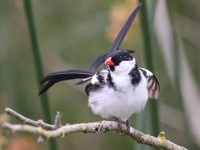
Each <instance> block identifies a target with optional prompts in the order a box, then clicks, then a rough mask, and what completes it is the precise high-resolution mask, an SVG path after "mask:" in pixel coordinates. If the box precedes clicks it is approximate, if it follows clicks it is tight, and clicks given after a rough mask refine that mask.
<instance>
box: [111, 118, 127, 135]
mask: <svg viewBox="0 0 200 150" xmlns="http://www.w3.org/2000/svg"><path fill="white" fill-rule="evenodd" d="M114 118H115V121H116V122H117V123H118V128H119V130H122V123H123V124H125V125H126V128H127V130H126V133H129V132H130V122H129V120H127V121H126V122H121V121H120V120H119V119H118V118H116V117H114Z"/></svg>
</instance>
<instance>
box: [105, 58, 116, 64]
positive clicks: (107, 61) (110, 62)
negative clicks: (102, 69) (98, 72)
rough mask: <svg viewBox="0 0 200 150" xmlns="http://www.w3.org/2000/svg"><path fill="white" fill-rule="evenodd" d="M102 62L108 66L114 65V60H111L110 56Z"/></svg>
mask: <svg viewBox="0 0 200 150" xmlns="http://www.w3.org/2000/svg"><path fill="white" fill-rule="evenodd" d="M104 64H106V65H109V66H114V65H115V64H114V62H113V61H112V60H111V57H109V58H108V59H107V60H106V61H105V62H104Z"/></svg>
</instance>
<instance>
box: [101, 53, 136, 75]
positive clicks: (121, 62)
mask: <svg viewBox="0 0 200 150" xmlns="http://www.w3.org/2000/svg"><path fill="white" fill-rule="evenodd" d="M133 52H135V51H130V50H126V51H122V50H118V51H116V52H115V53H113V54H112V55H111V56H110V57H109V58H108V59H107V60H106V61H105V62H104V63H105V64H106V65H108V66H109V67H110V70H111V71H117V72H122V71H126V70H129V69H130V68H133V67H134V66H135V64H136V62H135V58H134V57H133V56H131V55H130V54H131V53H133Z"/></svg>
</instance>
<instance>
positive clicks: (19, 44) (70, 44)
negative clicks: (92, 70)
mask: <svg viewBox="0 0 200 150" xmlns="http://www.w3.org/2000/svg"><path fill="white" fill-rule="evenodd" d="M133 1H134V0H133ZM164 2H166V3H165V4H166V5H165V6H166V9H167V13H168V15H169V20H168V23H169V24H170V27H169V29H170V30H167V29H165V28H164V29H162V31H163V32H161V33H162V35H163V36H165V34H166V36H167V34H168V33H169V32H168V31H171V34H170V33H169V34H170V35H171V38H170V40H172V42H169V41H168V40H166V41H165V42H164V43H162V42H160V37H159V34H155V33H157V32H156V31H158V28H159V27H162V26H159V21H160V24H161V22H163V20H162V19H160V20H158V22H157V24H158V26H156V27H155V22H154V21H155V17H156V15H158V13H162V11H164V10H162V9H161V12H158V11H157V9H156V8H157V6H158V3H159V1H156V0H152V1H143V3H144V4H145V5H143V7H142V9H145V8H147V14H146V15H147V16H146V17H147V19H148V20H147V21H148V22H147V23H148V24H147V23H146V24H144V26H142V25H141V24H140V23H139V22H140V21H138V20H139V18H140V17H139V15H138V17H137V18H136V21H135V22H134V24H133V25H132V27H131V30H130V31H129V34H128V36H129V37H128V39H127V40H125V41H124V42H123V43H122V46H121V48H123V49H134V50H136V53H135V54H134V56H135V57H136V59H137V61H138V64H139V66H143V67H145V66H147V68H148V63H149V62H148V60H147V59H146V57H148V56H145V55H148V49H145V46H144V40H145V38H144V37H145V35H146V34H145V33H144V34H143V32H142V31H144V28H149V30H150V31H149V34H150V36H149V37H148V38H149V40H150V42H151V48H149V49H150V50H151V53H152V58H151V59H152V62H153V66H154V73H155V74H156V76H157V78H158V80H159V82H160V85H161V95H160V99H159V100H158V112H159V113H158V116H159V118H160V122H159V123H157V122H154V115H153V114H152V113H150V112H151V110H152V108H151V107H150V105H152V103H154V101H153V100H152V101H149V102H148V104H147V107H146V109H145V111H143V112H142V113H140V114H138V115H134V116H133V117H132V118H131V124H132V126H134V127H136V128H137V129H140V130H141V131H143V132H145V133H149V134H152V135H154V136H157V134H155V133H152V131H153V130H154V126H153V125H152V123H151V122H154V123H156V124H157V125H158V124H159V126H160V127H159V130H160V131H162V130H164V131H165V132H166V138H167V139H169V140H171V141H174V142H175V143H177V144H180V145H183V146H186V147H188V148H191V149H199V148H200V143H199V140H198V137H199V134H200V131H196V132H194V131H193V129H194V128H195V125H198V124H200V121H198V119H196V120H197V121H196V122H193V119H192V118H194V117H195V116H196V115H200V113H199V112H198V111H190V109H189V108H194V110H196V108H197V109H198V108H199V107H200V106H199V101H200V100H199V97H198V96H199V95H198V92H197V95H194V94H192V96H191V97H190V98H191V99H190V98H189V99H188V98H187V96H185V93H184V90H183V88H184V87H188V90H187V91H186V92H187V93H193V92H194V91H199V85H200V84H199V83H200V71H199V70H200V68H199V63H200V59H199V58H200V51H199V48H200V45H199V39H200V37H199V36H200V34H198V33H200V15H199V14H200V9H199V7H200V2H199V1H197V0H191V1H186V0H181V1H180V0H177V1H164ZM115 6H118V8H121V7H120V6H123V8H126V7H130V6H128V4H127V0H121V1H119V0H110V1H106V0H102V1H98V0H80V1H72V0H68V1H63V0H58V1H47V0H43V1H39V0H34V1H32V7H33V14H34V18H35V22H36V29H37V34H38V37H37V38H38V41H39V45H40V49H41V51H40V53H41V58H42V61H43V65H44V72H45V74H48V73H51V72H55V71H61V70H68V69H77V68H78V69H85V70H87V69H88V68H89V66H90V64H91V62H92V61H93V60H94V59H95V58H96V57H97V56H99V55H100V54H103V53H106V52H107V51H108V49H109V48H110V46H111V44H112V41H113V40H114V39H112V38H110V37H109V36H108V34H109V32H108V30H109V27H112V26H111V25H112V24H113V22H112V21H113V20H112V18H111V17H110V16H111V14H112V11H113V8H115ZM131 7H132V9H131V10H130V12H131V11H132V10H133V9H134V8H135V7H136V5H133V6H131ZM130 12H129V13H128V14H125V15H124V18H125V19H124V20H126V18H127V17H128V15H129V14H130ZM156 13H157V14H156ZM163 19H164V18H163ZM119 20H120V19H119ZM122 22H123V21H122ZM114 24H115V22H114ZM122 25H123V24H122ZM164 27H165V26H164ZM119 30H120V28H119V29H118V31H116V32H119ZM165 30H166V31H165ZM166 45H168V46H169V47H170V48H171V49H170V50H169V51H171V52H172V55H170V57H171V56H172V58H171V59H170V61H172V69H171V70H173V73H170V69H169V68H170V67H168V64H169V63H170V62H168V61H167V58H166V57H168V55H166V53H164V50H163V49H165V48H163V47H166ZM180 49H181V50H182V51H181V50H180ZM182 53H184V54H185V56H186V60H184V61H185V63H186V64H187V65H188V66H189V68H190V70H189V71H188V72H189V73H191V76H192V80H193V81H194V82H195V84H196V86H195V89H194V88H193V87H190V86H191V85H190V84H186V83H188V82H185V81H187V78H184V77H182V74H183V70H182V69H180V68H181V64H182V63H183V62H182V61H181V60H182ZM148 69H150V68H148ZM184 82H185V84H184ZM73 83H75V82H73V81H72V82H71V81H70V82H62V83H59V84H56V85H54V86H53V87H52V88H51V89H50V90H49V92H48V94H49V98H50V99H49V101H50V107H51V113H52V114H56V112H57V111H60V112H61V114H62V123H63V125H64V124H67V123H70V124H73V123H80V122H93V121H99V120H102V118H100V117H99V116H95V115H93V114H92V112H91V110H90V108H89V107H88V106H87V96H86V94H85V93H84V86H80V87H76V86H74V85H73ZM182 83H183V84H182ZM183 86H184V87H183ZM38 87H39V83H38V81H37V80H36V69H35V67H34V58H33V53H32V47H31V41H30V35H29V32H28V25H27V22H26V15H25V11H24V6H23V1H20V0H12V1H8V0H1V1H0V113H3V112H4V108H5V107H10V108H12V109H14V110H16V111H17V112H19V113H21V114H23V115H25V116H27V117H29V118H32V119H35V120H37V119H39V118H44V115H43V113H42V112H43V111H42V107H41V105H40V100H39V96H38ZM183 99H185V101H184V100H183ZM193 99H197V101H196V103H195V102H194V101H192V100H193ZM190 100H191V102H190ZM188 102H189V103H188ZM172 110H173V111H172ZM195 112H196V113H195ZM172 114H173V115H172ZM12 122H16V123H20V122H19V121H18V120H14V119H12ZM195 129H196V128H195ZM20 136H24V135H23V134H22V135H21V134H20V135H17V136H12V137H8V145H9V141H10V139H15V138H16V137H20ZM28 136H31V135H28ZM32 140H33V141H36V138H35V137H34V138H33V139H32ZM38 145H39V148H38V149H48V147H47V143H44V144H38ZM58 145H59V147H60V149H99V150H100V149H104V150H108V149H150V148H148V147H147V146H144V147H140V146H138V144H136V143H135V142H133V141H132V140H131V139H130V138H128V137H126V136H124V137H122V136H120V135H119V134H112V133H107V134H104V133H99V134H98V135H91V134H72V135H68V136H67V137H65V138H63V139H58ZM5 149H9V146H5Z"/></svg>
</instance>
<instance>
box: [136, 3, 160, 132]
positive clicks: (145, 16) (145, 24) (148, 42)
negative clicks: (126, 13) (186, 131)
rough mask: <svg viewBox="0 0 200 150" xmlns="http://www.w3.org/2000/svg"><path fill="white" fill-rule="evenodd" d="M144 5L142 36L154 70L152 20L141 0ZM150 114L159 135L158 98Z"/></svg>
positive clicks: (152, 123)
mask: <svg viewBox="0 0 200 150" xmlns="http://www.w3.org/2000/svg"><path fill="white" fill-rule="evenodd" d="M140 2H142V4H143V7H142V8H141V11H140V13H141V26H142V36H143V45H144V52H145V61H146V66H147V68H148V69H149V70H151V71H152V72H154V68H153V54H152V35H151V34H150V30H149V27H150V26H151V25H150V22H149V21H148V14H147V8H146V2H145V0H140ZM151 27H152V26H151ZM149 105H150V115H151V130H152V134H153V135H154V136H157V135H158V134H159V132H160V130H159V128H160V127H159V116H158V104H157V101H156V100H152V101H151V102H150V103H149Z"/></svg>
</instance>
